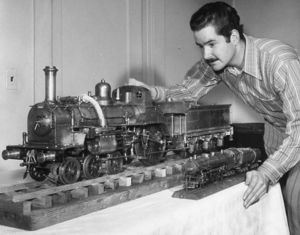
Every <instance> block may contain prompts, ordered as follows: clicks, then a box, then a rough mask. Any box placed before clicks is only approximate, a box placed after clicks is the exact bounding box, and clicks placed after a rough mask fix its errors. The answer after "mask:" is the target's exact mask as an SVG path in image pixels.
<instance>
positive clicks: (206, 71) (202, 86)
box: [154, 60, 221, 101]
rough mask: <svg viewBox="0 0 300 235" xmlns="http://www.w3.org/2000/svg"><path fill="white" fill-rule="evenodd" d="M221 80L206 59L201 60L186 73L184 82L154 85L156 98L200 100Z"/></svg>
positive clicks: (160, 99) (158, 99)
mask: <svg viewBox="0 0 300 235" xmlns="http://www.w3.org/2000/svg"><path fill="white" fill-rule="evenodd" d="M220 81H221V78H220V77H219V76H218V75H217V74H216V73H215V72H214V71H213V70H212V68H211V67H210V66H209V65H207V64H206V63H205V61H204V60H201V61H199V62H197V63H196V64H195V65H194V66H193V67H192V68H191V69H190V70H189V71H188V72H187V73H186V75H185V77H184V79H183V81H182V83H180V84H177V85H174V86H171V87H169V88H163V87H157V86H156V87H154V89H155V93H156V96H155V100H156V101H164V100H166V99H168V100H172V101H177V100H185V101H198V100H199V99H200V98H201V97H202V96H204V95H205V94H207V93H208V92H209V91H210V90H211V89H212V88H214V87H215V86H216V85H217V84H218V83H219V82H220Z"/></svg>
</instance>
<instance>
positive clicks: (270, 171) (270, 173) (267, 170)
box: [257, 160, 282, 184]
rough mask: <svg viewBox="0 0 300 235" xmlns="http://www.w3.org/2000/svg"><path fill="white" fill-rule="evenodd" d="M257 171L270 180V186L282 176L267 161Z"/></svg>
mask: <svg viewBox="0 0 300 235" xmlns="http://www.w3.org/2000/svg"><path fill="white" fill-rule="evenodd" d="M257 171H259V172H260V173H261V174H262V175H264V176H265V177H266V178H267V179H268V180H270V182H271V184H276V183H277V182H278V180H279V179H280V178H281V176H282V174H280V172H279V171H278V170H277V169H276V167H275V166H273V165H272V164H271V163H270V162H268V161H267V160H266V161H265V162H264V163H263V164H262V165H261V166H260V167H258V169H257Z"/></svg>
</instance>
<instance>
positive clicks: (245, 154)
mask: <svg viewBox="0 0 300 235" xmlns="http://www.w3.org/2000/svg"><path fill="white" fill-rule="evenodd" d="M261 161H262V154H261V150H260V149H258V148H227V149H225V150H222V151H220V152H213V153H211V154H201V155H198V156H196V155H195V156H194V157H190V159H189V160H187V161H186V163H185V164H184V166H183V172H184V184H183V185H184V189H185V190H193V189H197V188H202V187H203V186H205V185H206V184H208V183H211V182H214V181H218V180H222V179H223V178H225V177H229V176H233V175H237V174H241V173H244V172H246V171H248V170H251V169H255V168H257V167H258V166H259V164H260V163H261Z"/></svg>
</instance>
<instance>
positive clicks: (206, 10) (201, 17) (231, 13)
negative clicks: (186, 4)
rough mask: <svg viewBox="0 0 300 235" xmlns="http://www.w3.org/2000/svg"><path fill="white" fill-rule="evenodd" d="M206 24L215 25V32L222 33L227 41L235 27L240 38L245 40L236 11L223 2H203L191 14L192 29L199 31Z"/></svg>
mask: <svg viewBox="0 0 300 235" xmlns="http://www.w3.org/2000/svg"><path fill="white" fill-rule="evenodd" d="M208 25H212V26H215V30H216V33H217V34H219V35H223V36H224V37H225V38H226V39H227V41H229V39H230V35H231V31H232V30H233V29H236V30H237V31H238V32H239V35H240V38H241V39H242V40H245V37H244V35H243V25H241V24H240V17H239V15H238V13H237V11H236V10H235V9H234V8H233V7H232V6H230V5H228V4H227V3H225V2H212V3H208V4H205V5H204V6H202V7H201V8H200V9H199V10H198V11H196V12H195V13H194V14H193V15H192V17H191V20H190V27H191V29H192V31H199V30H201V29H203V28H204V27H206V26H208Z"/></svg>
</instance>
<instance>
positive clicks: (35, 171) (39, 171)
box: [29, 166, 49, 181]
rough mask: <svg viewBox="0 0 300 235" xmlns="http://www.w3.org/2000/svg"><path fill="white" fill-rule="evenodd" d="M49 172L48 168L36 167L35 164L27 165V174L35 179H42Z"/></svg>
mask: <svg viewBox="0 0 300 235" xmlns="http://www.w3.org/2000/svg"><path fill="white" fill-rule="evenodd" d="M48 174H49V170H48V169H45V168H42V167H36V166H30V167H29V175H30V176H31V178H32V179H34V180H36V181H43V180H45V179H46V178H47V176H48Z"/></svg>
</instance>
